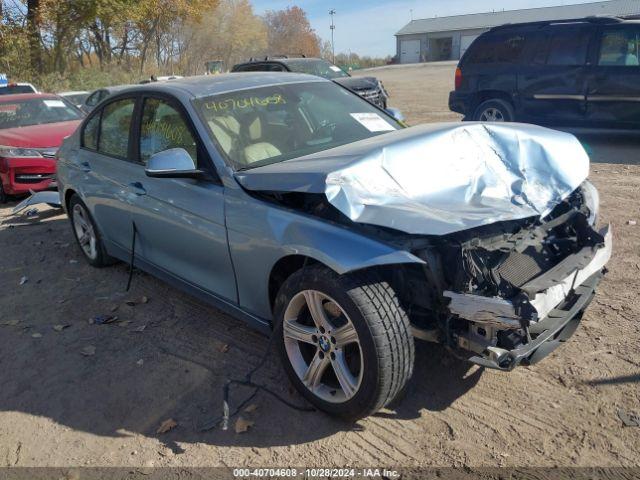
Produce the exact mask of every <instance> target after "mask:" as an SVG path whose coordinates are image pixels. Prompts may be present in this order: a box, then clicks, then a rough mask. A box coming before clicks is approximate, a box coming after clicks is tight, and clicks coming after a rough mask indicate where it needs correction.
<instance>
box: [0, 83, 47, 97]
mask: <svg viewBox="0 0 640 480" xmlns="http://www.w3.org/2000/svg"><path fill="white" fill-rule="evenodd" d="M17 93H38V89H37V88H36V87H34V86H33V85H31V84H30V83H24V82H19V83H8V84H6V85H0V95H15V94H17Z"/></svg>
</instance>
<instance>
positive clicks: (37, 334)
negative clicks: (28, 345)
mask: <svg viewBox="0 0 640 480" xmlns="http://www.w3.org/2000/svg"><path fill="white" fill-rule="evenodd" d="M31 337H33V338H42V334H41V333H34V334H33V335H31Z"/></svg>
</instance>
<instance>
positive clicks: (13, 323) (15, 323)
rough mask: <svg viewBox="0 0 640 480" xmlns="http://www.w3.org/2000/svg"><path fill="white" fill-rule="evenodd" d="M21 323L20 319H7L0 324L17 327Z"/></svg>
mask: <svg viewBox="0 0 640 480" xmlns="http://www.w3.org/2000/svg"><path fill="white" fill-rule="evenodd" d="M19 323H20V320H7V321H5V322H2V323H0V325H6V326H7V327H15V326H16V325H18V324H19Z"/></svg>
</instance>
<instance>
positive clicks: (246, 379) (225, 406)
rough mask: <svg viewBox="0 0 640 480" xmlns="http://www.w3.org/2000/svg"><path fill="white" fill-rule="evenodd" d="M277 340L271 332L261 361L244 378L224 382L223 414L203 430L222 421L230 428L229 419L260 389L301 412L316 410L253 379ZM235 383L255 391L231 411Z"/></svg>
mask: <svg viewBox="0 0 640 480" xmlns="http://www.w3.org/2000/svg"><path fill="white" fill-rule="evenodd" d="M274 340H275V332H274V333H272V334H271V336H270V337H269V344H268V345H267V348H266V350H265V352H264V353H263V354H262V357H261V358H260V361H259V362H258V364H257V365H256V366H255V367H253V368H252V369H251V370H250V371H249V373H247V375H246V376H245V377H244V380H237V379H230V380H227V381H226V382H225V384H224V387H222V415H220V416H219V417H217V418H214V419H213V420H210V421H209V422H207V423H205V424H204V425H202V426H201V427H200V431H201V432H206V431H208V430H211V429H213V428H215V427H216V426H218V425H219V424H220V423H222V430H227V429H228V428H229V419H230V418H232V417H234V416H236V415H237V414H238V413H240V411H241V410H242V409H243V408H244V407H245V406H246V405H247V404H248V403H249V402H250V401H251V400H253V399H254V398H255V396H256V395H257V394H258V392H259V391H263V392H265V393H268V394H269V395H271V396H272V397H274V398H275V399H276V400H278V401H279V402H280V403H283V404H284V405H286V406H287V407H289V408H292V409H293V410H297V411H299V412H314V411H315V408H313V407H306V406H301V405H296V404H294V403H292V402H290V401H289V400H287V399H285V398H283V397H282V396H281V395H280V394H278V393H276V392H274V391H273V390H271V389H269V388H267V387H265V386H264V385H260V384H258V383H254V382H253V381H252V380H251V377H253V375H254V374H255V373H256V372H257V371H259V370H260V369H261V368H262V367H263V366H264V365H265V364H266V361H267V356H268V355H269V352H270V351H271V347H272V346H273V342H274ZM233 385H240V386H244V387H251V388H253V389H254V391H253V393H251V395H249V396H248V397H247V398H245V399H244V400H243V401H242V402H241V403H240V404H239V405H238V406H237V407H236V408H235V409H234V410H233V413H231V411H230V409H229V392H230V390H231V387H232V386H233Z"/></svg>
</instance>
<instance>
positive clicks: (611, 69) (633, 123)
mask: <svg viewBox="0 0 640 480" xmlns="http://www.w3.org/2000/svg"><path fill="white" fill-rule="evenodd" d="M598 40H599V41H598V49H597V54H596V56H595V64H594V67H593V69H592V74H591V75H590V77H589V88H588V92H587V118H588V122H589V124H590V125H591V126H597V127H605V128H606V127H612V128H639V127H640V61H639V60H640V25H639V24H631V23H629V24H622V25H615V26H606V27H602V28H601V30H600V31H599V32H598Z"/></svg>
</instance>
